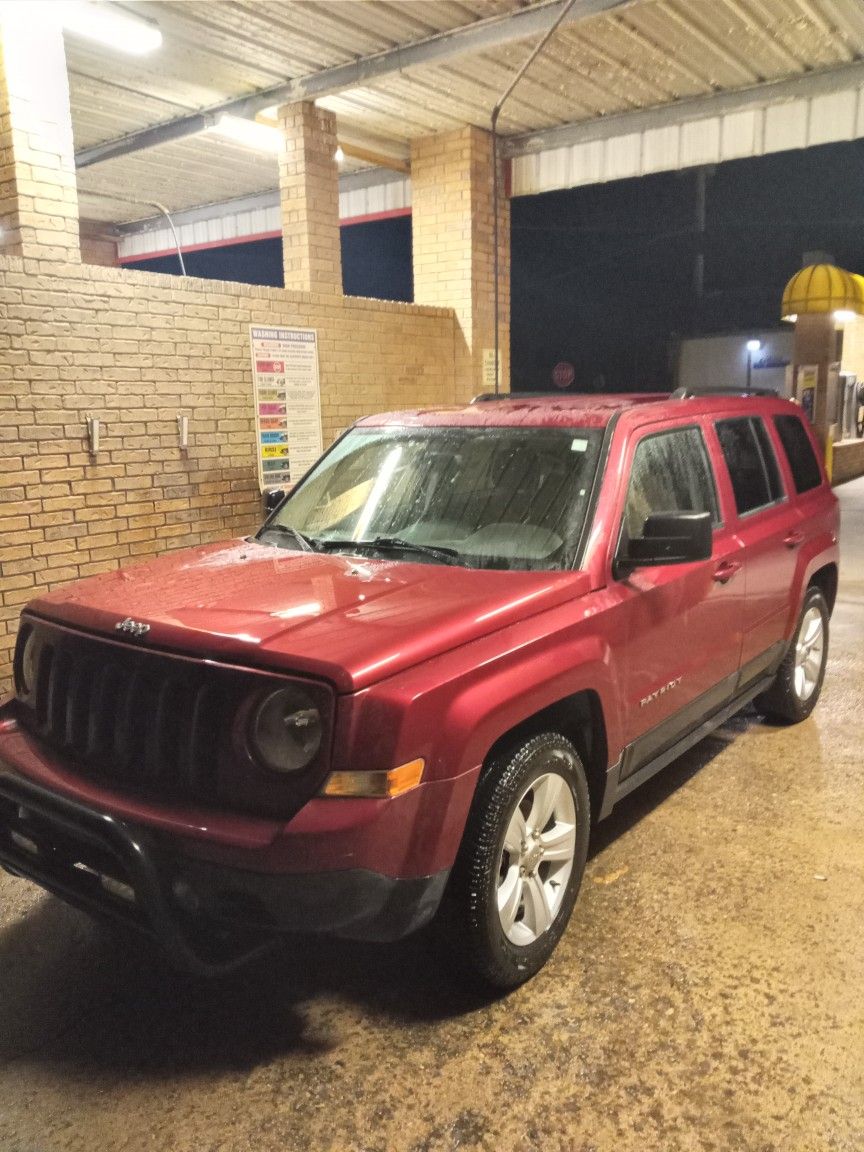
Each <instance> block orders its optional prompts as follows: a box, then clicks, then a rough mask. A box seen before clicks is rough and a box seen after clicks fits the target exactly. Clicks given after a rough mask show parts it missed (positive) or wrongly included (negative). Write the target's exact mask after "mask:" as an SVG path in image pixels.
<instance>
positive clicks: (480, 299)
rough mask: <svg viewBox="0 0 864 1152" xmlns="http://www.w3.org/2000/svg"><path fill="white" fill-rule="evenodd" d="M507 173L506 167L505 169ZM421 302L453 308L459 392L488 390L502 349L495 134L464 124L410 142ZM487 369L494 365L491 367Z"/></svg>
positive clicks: (505, 382) (502, 241)
mask: <svg viewBox="0 0 864 1152" xmlns="http://www.w3.org/2000/svg"><path fill="white" fill-rule="evenodd" d="M499 179H500V173H499ZM499 191H500V200H499V253H500V271H499V290H500V301H499V315H500V329H499V331H500V342H501V344H500V368H499V378H500V383H501V388H502V389H503V390H505V391H506V390H507V389H509V387H510V204H509V202H508V199H507V197H506V196H505V195H504V191H503V188H501V186H500V185H499ZM411 214H412V231H413V253H414V300H415V302H416V303H417V304H436V305H439V306H445V307H448V308H453V309H455V311H456V315H457V317H458V321H459V326H460V330H461V340H460V342H459V346H458V347H457V350H456V396H455V399H456V400H457V402H458V401H462V400H467V399H469V398H470V397H471V396H473V395H475V394H476V393H478V392H482V391H484V390H486V389H487V388H488V387H489V386H490V383H491V381H489V380H487V379H484V376H485V375H486V374H484V362H485V363H486V364H487V366H488V364H489V360H490V358H491V357H492V355H493V350H494V347H495V305H494V279H493V272H494V262H493V230H492V223H493V213H492V137H491V135H490V134H489V133H488V132H485V131H483V130H482V129H480V128H471V127H468V128H460V129H458V130H456V131H455V132H448V133H445V134H443V135H440V136H427V137H424V138H423V139H420V140H415V141H413V143H412V146H411ZM487 370H488V368H487Z"/></svg>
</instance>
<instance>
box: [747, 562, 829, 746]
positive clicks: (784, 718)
mask: <svg viewBox="0 0 864 1152" xmlns="http://www.w3.org/2000/svg"><path fill="white" fill-rule="evenodd" d="M827 661H828V604H827V603H826V600H825V596H824V595H823V593H822V591H821V589H819V588H816V587H815V586H813V585H811V586H810V587H809V588H808V589H807V594H806V595H805V597H804V603H803V604H802V605H801V613H800V615H799V616H798V624H797V625H796V628H795V634H794V635H793V637H792V640H791V641H790V643H789V650H788V652H787V653H786V656H785V657H784V659H783V663H782V664H781V665H780V667H779V669H778V670H777V675H776V677H775V679H774V683H773V684H772V685H771V687H770V688H769V689H768V691H767V692H763V693H762V695H761V696H757V697H756V699H755V701H754V703H755V705H756V707H757V708H758V710H759V711H760V712H761V713H762V714H763V715H764V717H765V719H766V720H768V721H769V722H770V723H772V724H797V723H799V722H800V721H801V720H806V719H807V717H808V716H809V715H810V713H811V712H812V711H813V709H814V708H815V707H816V702H817V701H818V699H819V695H820V693H821V691H822V682H823V680H824V679H825V666H826V664H827Z"/></svg>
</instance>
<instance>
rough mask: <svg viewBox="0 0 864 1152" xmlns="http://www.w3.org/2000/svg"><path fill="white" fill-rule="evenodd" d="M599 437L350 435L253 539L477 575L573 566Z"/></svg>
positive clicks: (517, 432) (423, 431)
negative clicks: (459, 568) (458, 567)
mask: <svg viewBox="0 0 864 1152" xmlns="http://www.w3.org/2000/svg"><path fill="white" fill-rule="evenodd" d="M601 441H602V433H601V432H600V431H599V430H597V429H574V428H568V429H557V428H556V429H552V428H494V429H490V428H476V427H474V428H466V427H454V428H370V429H361V428H357V429H354V430H352V431H351V432H349V433H348V435H347V436H345V438H344V439H343V440H341V441H340V442H339V443H338V444H337V445H336V447H335V448H334V449H333V450H332V451H331V452H330V453H328V455H326V456H325V457H323V459H322V460H321V461H320V462H319V463H318V465H317V466H316V467H315V469H314V470H313V471H312V472H311V473H310V474H309V476H308V477H307V478H306V479H305V480H304V482H303V483H302V484H301V485H300V486H299V487H298V488H297V489H295V491H294V492H293V493H292V494H291V496H290V497H289V498H288V499H287V500H286V501H285V502H284V503H283V504H282V505H281V507H280V508H279V510H278V512H277V513H276V515H275V516H274V517H273V518H272V519H271V520H270V521H268V523H267V524H266V525H265V526H264V528H263V529H262V530H261V532H260V533H259V535H258V538H259V539H260V540H261V541H262V542H265V543H268V544H277V545H280V544H284V546H286V547H297V546H298V537H297V533H300V534H302V538H301V539H300V541H299V542H300V543H301V544H305V546H307V547H310V548H313V549H315V550H317V551H330V552H339V551H342V552H349V553H350V552H354V553H361V554H371V555H385V554H386V555H391V556H393V557H395V558H398V559H404V560H412V561H414V560H421V561H427V562H430V563H452V564H462V565H465V566H468V567H472V568H504V569H554V568H567V567H571V566H572V564H573V562H574V560H575V557H576V552H577V549H578V544H579V539H580V535H581V532H582V528H583V526H584V523H585V517H586V514H587V510H588V505H589V501H590V495H591V490H592V486H593V483H594V476H595V473H596V470H597V462H598V458H599V454H600V445H601Z"/></svg>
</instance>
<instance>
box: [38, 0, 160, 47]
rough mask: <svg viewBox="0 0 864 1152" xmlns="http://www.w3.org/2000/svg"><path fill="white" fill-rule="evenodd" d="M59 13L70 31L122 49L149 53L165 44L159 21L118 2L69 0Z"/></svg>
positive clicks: (65, 27) (63, 23) (64, 25)
mask: <svg viewBox="0 0 864 1152" xmlns="http://www.w3.org/2000/svg"><path fill="white" fill-rule="evenodd" d="M59 14H60V21H61V23H62V25H63V27H64V29H65V30H66V31H67V32H72V33H74V34H75V35H76V36H83V37H85V39H87V40H96V41H97V42H98V43H99V44H107V45H108V47H109V48H116V49H117V50H118V52H128V53H129V54H130V55H132V56H146V55H147V53H148V52H153V51H155V49H157V48H159V47H161V44H162V33H161V32H160V31H159V26H158V25H157V24H154V23H153V21H152V20H145V19H144V18H143V17H141V16H136V15H134V14H133V13H131V12H127V11H126V10H125V9H123V8H118V7H117V6H116V5H114V4H104V3H103V4H95V3H91V2H90V0H69V2H68V3H64V4H62V5H61V6H60V8H59Z"/></svg>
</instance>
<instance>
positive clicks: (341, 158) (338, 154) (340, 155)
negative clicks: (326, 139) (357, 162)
mask: <svg viewBox="0 0 864 1152" xmlns="http://www.w3.org/2000/svg"><path fill="white" fill-rule="evenodd" d="M333 159H334V160H335V161H336V163H337V164H344V163H345V153H344V152H343V151H342V145H341V144H340V145H339V147H338V148H337V149H336V151H335V152H334V153H333Z"/></svg>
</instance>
